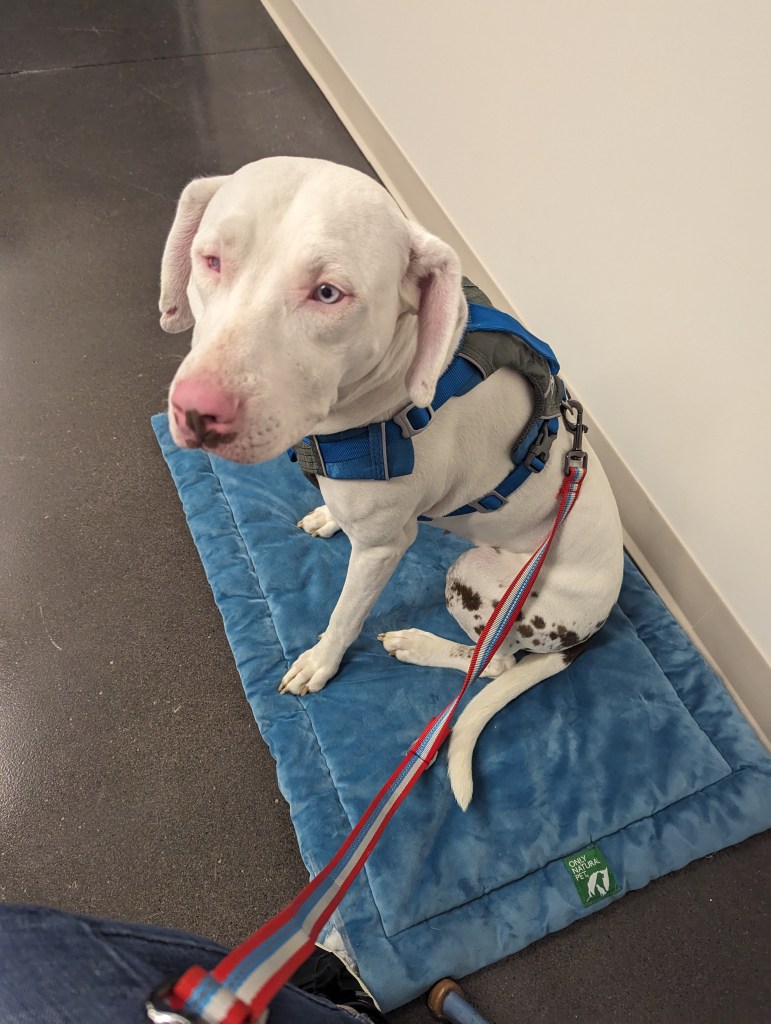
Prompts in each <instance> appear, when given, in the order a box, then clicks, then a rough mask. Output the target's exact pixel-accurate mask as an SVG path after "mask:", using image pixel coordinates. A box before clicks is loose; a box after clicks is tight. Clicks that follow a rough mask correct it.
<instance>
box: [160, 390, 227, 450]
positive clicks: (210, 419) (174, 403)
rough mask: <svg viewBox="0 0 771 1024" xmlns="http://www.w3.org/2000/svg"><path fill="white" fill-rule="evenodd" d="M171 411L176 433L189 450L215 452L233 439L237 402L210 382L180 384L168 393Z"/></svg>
mask: <svg viewBox="0 0 771 1024" xmlns="http://www.w3.org/2000/svg"><path fill="white" fill-rule="evenodd" d="M171 407H172V409H173V411H174V420H175V422H176V424H177V428H178V430H179V432H180V433H181V434H182V436H183V438H184V439H185V441H186V442H187V443H188V444H190V445H191V446H200V445H202V444H205V445H207V446H208V447H210V448H214V447H216V446H217V445H218V444H221V443H222V442H223V441H229V440H231V439H232V438H233V436H234V435H235V422H236V416H237V414H238V407H239V401H238V398H237V397H236V395H234V394H233V393H232V392H231V391H226V390H225V389H224V388H221V387H218V386H217V385H216V384H213V383H212V382H211V381H210V380H203V379H200V378H196V377H189V378H188V379H187V380H182V381H180V382H179V384H176V385H175V386H174V390H173V391H172V393H171Z"/></svg>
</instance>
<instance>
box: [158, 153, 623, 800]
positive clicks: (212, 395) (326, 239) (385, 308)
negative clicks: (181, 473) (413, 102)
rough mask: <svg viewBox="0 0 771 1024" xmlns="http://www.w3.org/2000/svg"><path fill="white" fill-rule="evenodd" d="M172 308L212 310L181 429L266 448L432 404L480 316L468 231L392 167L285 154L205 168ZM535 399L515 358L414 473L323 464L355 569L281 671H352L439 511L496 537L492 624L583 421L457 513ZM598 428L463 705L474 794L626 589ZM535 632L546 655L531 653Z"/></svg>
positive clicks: (453, 597) (206, 315) (425, 445)
mask: <svg viewBox="0 0 771 1024" xmlns="http://www.w3.org/2000/svg"><path fill="white" fill-rule="evenodd" d="M160 308H161V312H162V314H163V315H162V317H161V326H162V327H163V329H164V330H166V331H170V332H177V331H184V330H186V329H187V328H188V327H190V326H192V325H193V324H195V329H194V332H193V340H192V349H191V351H190V353H189V354H188V355H187V356H186V358H185V359H184V360H183V362H182V364H181V365H180V367H179V369H178V371H177V373H176V375H175V377H174V381H173V383H172V385H171V389H170V395H169V421H170V424H171V432H172V436H173V438H174V440H175V442H176V443H177V444H179V445H182V446H188V447H199V446H202V447H204V448H207V449H212V450H216V453H217V455H220V456H223V457H225V458H228V459H233V460H234V461H236V462H263V461H265V460H267V459H271V458H273V457H274V456H276V455H278V454H280V453H281V452H283V451H284V450H285V449H287V448H289V447H291V446H292V445H295V444H297V443H298V442H299V441H300V439H301V438H303V437H307V436H310V435H329V434H335V433H337V432H339V431H345V430H348V429H350V428H354V427H361V426H363V425H368V424H382V423H385V422H386V421H389V420H390V419H391V418H392V417H394V416H395V415H396V416H397V417H398V416H399V414H400V411H402V410H404V409H405V407H410V406H411V405H412V404H414V406H416V407H418V408H419V409H422V408H424V407H427V406H429V405H430V403H431V402H432V399H433V398H434V392H435V389H436V386H437V381H438V380H439V378H440V377H441V375H442V374H443V373H444V371H445V370H446V368H447V367H448V365H449V364H450V362H451V360H452V359H453V356H454V354H455V352H456V349H457V348H458V345H459V343H460V341H461V338H462V337H463V335H464V330H465V327H466V322H467V316H468V307H467V301H466V298H465V296H464V293H463V289H462V287H461V271H460V266H459V261H458V257H457V256H456V254H455V252H454V251H453V250H452V249H451V248H450V247H449V246H448V245H446V244H445V243H444V242H442V241H440V240H439V239H438V238H436V237H434V236H433V235H430V234H429V233H428V232H427V231H425V230H424V229H423V228H421V227H419V226H418V225H417V224H415V223H412V222H410V221H408V220H407V219H405V217H404V216H403V215H402V213H401V212H400V211H399V209H398V207H397V205H396V203H395V202H394V201H393V199H392V198H391V197H390V196H389V195H388V193H387V192H386V191H385V190H384V189H383V188H382V187H381V186H380V185H378V184H377V183H376V182H375V181H373V180H372V179H370V178H368V177H366V176H365V175H363V174H361V173H359V172H357V171H354V170H351V169H350V168H347V167H342V166H339V165H337V164H332V163H327V162H325V161H321V160H306V159H294V158H285V157H277V158H271V159H265V160H260V161H258V162H256V163H252V164H248V165H247V166H246V167H243V168H241V170H239V171H237V172H236V173H235V174H232V175H229V176H226V177H215V178H200V179H197V180H195V181H192V182H191V183H190V184H189V185H188V186H187V187H186V188H185V190H184V191H183V192H182V195H181V198H180V200H179V205H178V208H177V213H176V218H175V220H174V224H173V227H172V229H171V233H170V235H169V238H168V241H167V243H166V249H165V252H164V256H163V266H162V273H161V300H160ZM534 403H535V397H534V393H533V388H532V386H531V383H530V382H529V380H528V379H526V377H525V376H523V375H522V374H520V373H517V372H514V371H513V370H511V369H509V368H503V369H499V370H498V371H497V372H494V373H491V374H490V375H489V376H488V377H487V379H485V380H484V381H483V382H482V383H480V384H479V385H478V386H476V387H474V388H473V389H472V390H470V391H469V392H468V393H467V394H464V395H463V396H462V397H458V398H452V399H451V400H450V401H448V402H446V404H444V405H442V407H441V408H440V409H438V410H437V411H436V413H435V415H434V417H433V422H431V423H430V425H429V426H428V428H427V429H425V430H421V431H420V432H418V431H414V436H413V437H412V438H411V445H412V450H413V452H414V467H413V468H412V470H411V472H408V473H405V474H403V475H394V476H393V478H392V479H374V480H373V479H352V480H351V479H332V478H330V477H328V476H322V477H321V479H320V480H319V484H320V489H321V493H322V496H323V499H324V502H325V504H323V505H321V506H320V507H319V508H316V509H315V510H314V511H312V512H310V513H309V514H308V515H307V516H305V518H304V519H303V520H301V522H300V523H299V525H300V526H301V527H302V528H303V529H304V530H306V531H307V532H308V533H310V534H312V535H313V536H319V537H329V536H331V535H332V534H333V533H335V532H336V531H337V530H338V529H342V530H343V531H344V532H345V533H346V535H347V536H348V537H349V539H350V542H351V557H350V562H349V566H348V573H347V577H346V581H345V585H344V587H343V590H342V593H341V594H340V598H339V600H338V602H337V605H336V606H335V609H334V611H333V612H332V616H331V618H330V620H329V625H328V626H327V629H326V631H325V632H324V633H322V634H321V636H320V638H319V641H318V643H316V644H315V645H314V646H313V647H311V648H310V649H309V650H307V651H306V652H305V653H304V654H302V655H301V656H300V657H299V658H298V659H297V661H296V662H295V663H294V664H293V665H292V666H291V668H290V669H289V671H288V672H287V673H286V675H285V676H284V678H283V680H282V681H281V684H280V687H279V689H280V690H282V691H283V692H290V693H295V694H305V693H311V692H313V691H317V690H320V689H321V688H322V687H323V686H324V685H325V684H326V683H327V682H328V681H329V680H330V679H331V678H332V677H333V676H334V675H335V673H336V672H337V670H338V668H339V666H340V662H341V659H342V657H343V655H344V654H345V651H346V650H347V648H348V647H349V645H350V644H351V643H352V642H353V641H354V640H355V639H356V637H357V636H358V635H359V633H360V631H361V628H362V625H363V623H364V620H365V618H366V617H367V615H368V613H369V611H370V609H371V608H372V606H373V604H374V602H375V600H376V599H377V597H378V595H379V594H380V592H381V591H382V589H383V587H384V586H385V584H386V583H387V582H388V579H389V577H390V576H391V574H392V573H393V571H394V569H395V567H396V565H397V564H398V562H399V560H400V559H401V557H402V555H403V554H404V552H405V551H406V550H407V548H408V547H409V546H410V544H412V542H413V541H414V540H415V536H416V533H417V528H418V526H417V518H418V516H420V515H423V516H427V517H430V518H431V519H432V522H433V524H434V525H436V526H439V527H441V528H442V529H445V530H450V531H452V532H453V533H456V534H459V535H460V536H462V537H465V538H467V539H468V540H470V541H471V542H472V543H473V544H474V545H475V547H473V548H472V549H471V550H470V551H468V552H466V553H464V554H463V555H462V556H461V557H460V558H458V560H457V561H456V562H455V564H454V565H453V566H452V567H451V568H450V570H449V572H448V574H447V606H448V608H449V610H450V612H451V613H452V614H453V615H454V617H455V618H456V620H457V621H458V623H459V624H460V625H461V626H462V628H463V629H464V630H465V632H466V633H467V634H468V636H469V638H470V639H471V640H472V641H475V640H476V639H477V636H478V635H479V633H480V632H481V628H482V625H483V624H484V622H485V621H486V619H487V618H488V616H489V614H490V612H491V610H492V608H493V607H494V606H495V603H496V602H497V600H498V599H499V598H500V596H501V593H502V591H503V589H504V588H505V587H506V586H507V585H508V584H509V583H510V582H511V580H512V579H513V578H514V576H516V574H517V572H518V571H519V570H520V568H521V567H522V565H523V564H524V563H525V562H526V561H527V559H528V557H529V555H530V554H531V553H532V552H533V551H534V550H535V548H536V547H537V546H538V544H539V543H540V541H541V540H542V539H543V537H544V535H545V534H546V533H547V532H548V530H549V528H550V526H551V523H552V521H553V517H554V514H555V511H556V496H557V493H558V491H559V488H560V485H561V481H562V478H563V461H564V456H565V453H566V452H567V451H569V450H570V449H571V448H572V447H573V438H572V435H571V434H570V433H569V431H568V430H566V429H565V428H564V427H561V428H560V430H559V432H558V434H557V436H556V438H555V440H554V445H553V448H552V453H551V458H549V459H548V461H547V462H546V465H545V467H544V468H543V469H542V471H541V472H537V473H536V472H534V473H532V474H531V475H529V478H528V479H527V480H526V482H525V483H524V484H523V485H522V486H520V487H519V488H518V489H517V490H515V491H514V492H513V493H512V494H511V495H510V496H509V498H508V501H507V502H505V503H504V504H502V506H501V507H500V508H498V509H497V511H493V512H488V513H485V512H483V511H482V510H481V509H480V510H478V511H471V512H468V513H466V514H459V515H456V516H448V513H450V512H452V511H454V510H455V509H457V508H459V507H461V506H463V505H464V503H468V502H472V501H474V502H476V501H478V499H479V498H480V496H484V495H487V494H489V493H490V492H491V491H493V489H494V488H495V487H496V486H497V485H498V483H499V481H501V480H502V479H504V478H505V477H506V476H507V474H509V473H510V472H511V470H512V455H511V452H512V444H513V442H514V441H515V440H516V439H517V438H519V437H520V435H521V433H522V431H523V429H525V427H526V426H527V424H528V422H529V421H530V418H531V414H532V412H533V408H534ZM555 422H556V421H555ZM401 423H402V424H404V419H403V418H402V419H401ZM377 429H379V428H376V430H377ZM408 432H409V431H408ZM585 447H586V449H587V450H588V451H589V466H588V472H587V475H586V480H585V483H584V485H583V489H582V492H581V495H580V499H579V501H578V502H577V504H576V506H575V508H574V510H573V511H572V512H571V514H570V516H569V517H568V519H567V520H566V522H565V524H564V526H563V527H562V529H561V531H560V533H559V534H558V536H557V538H556V540H555V542H554V545H553V547H552V550H551V553H550V555H549V557H548V559H547V562H546V565H545V567H544V569H543V572H542V574H541V576H540V577H539V579H538V582H537V585H536V589H535V592H534V593H533V594H532V595H531V597H530V599H529V601H528V604H527V606H526V608H525V611H524V618H522V619H521V621H520V622H519V624H518V625H517V626H515V627H514V629H512V631H511V633H510V634H509V637H508V638H507V641H506V642H505V644H504V646H503V647H502V648H501V649H500V651H499V652H498V654H497V655H496V657H495V658H494V660H493V661H492V662H491V664H490V666H489V667H488V669H487V671H486V673H485V674H486V675H487V676H490V677H493V680H494V681H493V682H492V683H489V684H487V685H486V686H485V687H484V689H483V690H482V691H481V692H480V693H479V694H478V695H477V696H476V697H475V698H474V699H473V700H472V701H471V702H470V703H469V705H468V706H467V708H466V709H465V711H464V712H463V714H462V715H461V716H460V719H459V721H458V723H457V725H456V726H455V729H454V732H453V736H452V739H451V743H450V751H449V773H450V779H451V783H452V787H453V791H454V793H455V796H456V798H457V800H458V802H459V803H460V805H461V806H462V807H464V808H465V807H466V806H467V805H468V803H469V800H470V799H471V794H472V776H471V756H472V752H473V748H474V745H475V743H476V740H477V737H478V736H479V733H480V732H481V730H482V729H483V728H484V726H485V724H486V723H487V722H488V721H489V720H490V718H492V716H493V715H494V714H495V713H496V712H497V711H498V710H500V708H502V707H503V706H504V705H505V704H506V703H507V702H509V701H510V700H512V699H513V698H514V697H516V696H518V695H519V694H521V693H523V691H525V690H527V689H528V688H529V687H531V686H533V685H535V684H536V683H538V682H540V681H541V680H544V679H547V678H548V677H549V676H552V675H554V674H555V673H556V672H559V671H560V669H561V668H562V667H563V666H564V665H565V664H566V663H567V662H569V661H570V660H571V658H572V656H574V652H575V649H576V647H578V645H580V644H582V643H583V642H584V641H585V640H587V639H588V638H589V637H590V636H591V635H592V634H593V633H595V632H596V631H597V630H598V629H599V628H600V626H601V625H602V624H603V622H604V620H605V618H606V617H607V615H608V613H609V612H610V609H611V607H612V605H613V603H614V601H615V600H616V598H617V596H618V592H619V588H620V583H621V573H622V535H621V526H620V523H619V518H618V513H617V510H616V505H615V502H614V499H613V496H612V493H611V491H610V487H609V485H608V481H607V479H606V476H605V474H604V472H603V470H602V468H601V466H600V464H599V462H598V460H597V458H596V457H595V456H594V455H593V454H592V453H591V451H590V450H589V448H588V445H585ZM385 475H386V476H388V473H387V472H386V474H385ZM477 508H478V506H477ZM380 639H381V640H382V642H383V645H384V647H385V649H386V650H387V651H388V652H389V653H391V654H393V655H394V656H395V657H396V658H398V659H399V660H400V661H406V662H410V663H411V664H415V665H437V666H442V667H448V668H454V669H460V670H462V671H464V672H465V670H466V669H467V667H468V664H469V659H470V656H471V651H472V649H473V648H472V647H471V646H468V647H465V646H460V645H458V644H455V643H451V642H450V641H448V640H443V639H440V638H439V637H436V636H433V635H431V634H428V633H425V632H422V631H420V630H416V629H405V630H399V631H396V632H390V633H385V634H383V635H382V636H381V637H380ZM571 649H572V650H571ZM517 652H528V656H527V657H525V658H523V659H521V660H520V661H519V662H517V663H515V658H514V655H515V654H516V653H517Z"/></svg>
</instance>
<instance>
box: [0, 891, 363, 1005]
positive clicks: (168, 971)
mask: <svg viewBox="0 0 771 1024" xmlns="http://www.w3.org/2000/svg"><path fill="white" fill-rule="evenodd" d="M226 952H227V950H226V949H224V948H223V947H221V946H218V945H217V944H216V943H213V942H209V941H208V940H207V939H203V938H200V937H198V936H196V935H188V934H186V933H183V932H173V931H168V930H166V929H163V928H154V927H150V926H144V925H130V924H118V923H116V922H111V921H100V920H96V919H94V918H87V917H77V916H74V915H72V914H65V913H62V912H61V911H56V910H48V909H45V908H43V907H33V906H15V905H11V904H5V905H0V1020H2V1021H9V1022H10V1021H13V1022H14V1024H104V1022H105V1021H110V1024H146V1022H147V1018H146V1016H145V1013H144V1004H145V1000H146V999H147V997H148V995H149V994H150V993H151V992H153V991H155V990H156V989H157V988H159V987H160V986H161V985H162V984H163V983H164V982H165V981H168V980H170V979H173V978H177V977H179V976H180V975H181V974H182V973H183V972H184V971H185V970H186V969H187V968H188V967H190V966H191V965H192V964H198V965H200V966H201V967H203V968H205V969H207V970H210V969H211V968H212V967H214V965H215V964H216V963H217V962H218V961H219V960H220V959H221V958H222V957H223V956H224V955H225V953H226ZM355 1019H356V1017H351V1015H350V1013H349V1012H348V1011H347V1010H344V1009H341V1008H339V1007H337V1006H334V1005H333V1004H332V1003H330V1002H328V1001H327V1000H326V999H324V998H323V997H321V996H318V995H313V994H311V993H308V992H302V991H300V990H299V989H297V988H294V987H293V986H291V985H287V986H284V988H283V989H282V990H281V991H280V992H279V993H278V995H277V996H276V997H275V999H274V1000H273V1002H272V1003H271V1007H270V1020H269V1024H297V1022H298V1021H302V1022H304V1024H343V1022H345V1024H349V1022H351V1021H352V1020H355ZM360 1019H362V1020H365V1021H366V1020H367V1019H368V1018H367V1017H362V1018H360Z"/></svg>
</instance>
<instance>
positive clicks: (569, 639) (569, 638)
mask: <svg viewBox="0 0 771 1024" xmlns="http://www.w3.org/2000/svg"><path fill="white" fill-rule="evenodd" d="M557 635H558V636H559V638H560V640H561V641H562V649H563V650H564V649H565V648H566V647H575V645H576V644H577V643H580V641H581V637H580V636H579V635H578V633H574V632H573V630H572V629H566V628H565V626H557Z"/></svg>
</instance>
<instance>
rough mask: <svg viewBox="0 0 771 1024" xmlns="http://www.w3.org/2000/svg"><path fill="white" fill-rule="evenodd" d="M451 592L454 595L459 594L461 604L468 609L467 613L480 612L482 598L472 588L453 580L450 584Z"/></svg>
mask: <svg viewBox="0 0 771 1024" xmlns="http://www.w3.org/2000/svg"><path fill="white" fill-rule="evenodd" d="M450 590H451V592H452V593H453V594H457V596H458V597H459V598H460V603H461V604H462V605H463V607H464V608H465V609H466V611H467V612H475V611H478V610H479V608H480V607H481V606H482V598H481V597H480V596H479V594H478V593H477V592H476V590H472V589H471V587H469V586H467V585H466V584H465V583H459V582H458V581H457V580H453V581H452V583H451V584H450Z"/></svg>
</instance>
